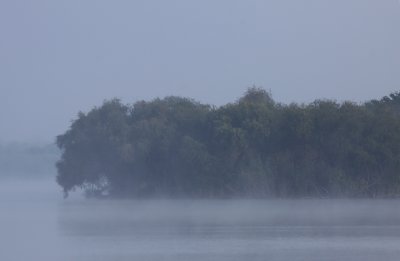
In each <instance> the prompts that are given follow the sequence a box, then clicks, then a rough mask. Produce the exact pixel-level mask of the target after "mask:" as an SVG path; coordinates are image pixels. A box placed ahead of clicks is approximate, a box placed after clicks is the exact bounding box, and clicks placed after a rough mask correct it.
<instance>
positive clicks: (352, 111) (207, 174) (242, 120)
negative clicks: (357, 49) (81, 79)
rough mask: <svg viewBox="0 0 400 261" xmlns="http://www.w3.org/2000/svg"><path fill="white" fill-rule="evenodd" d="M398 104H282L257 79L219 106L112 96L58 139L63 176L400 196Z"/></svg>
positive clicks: (135, 186)
mask: <svg viewBox="0 0 400 261" xmlns="http://www.w3.org/2000/svg"><path fill="white" fill-rule="evenodd" d="M399 112H400V94H399V93H394V94H391V95H389V96H388V97H384V98H382V99H381V100H373V101H370V102H367V103H364V104H355V103H351V102H344V103H337V102H335V101H330V100H317V101H315V102H313V103H310V104H302V105H299V104H289V105H284V104H278V103H276V102H274V100H273V99H272V97H271V95H270V94H269V93H268V92H266V91H265V90H263V89H259V88H255V87H253V88H250V89H248V90H247V92H246V93H245V94H244V96H243V97H241V98H240V99H238V100H237V101H236V102H234V103H229V104H227V105H224V106H221V107H218V108H216V107H213V106H210V105H204V104H200V103H198V102H196V101H194V100H191V99H186V98H180V97H166V98H164V99H155V100H153V101H150V102H145V101H140V102H136V103H135V104H133V105H132V106H128V105H123V104H121V103H120V101H119V100H111V101H106V102H105V103H104V104H103V105H102V106H101V107H98V108H97V107H96V108H94V109H92V110H91V111H90V112H88V113H87V114H85V113H79V115H78V118H77V119H76V120H74V121H73V123H72V125H71V127H70V129H69V130H68V131H67V132H66V133H64V134H63V135H60V136H58V137H57V145H58V146H59V148H60V149H61V151H62V157H61V159H60V161H59V162H58V163H57V168H58V176H57V181H58V183H59V184H60V185H61V186H62V187H63V188H64V191H65V193H66V194H67V193H68V192H69V191H71V190H74V189H75V188H82V189H84V190H85V191H86V193H87V195H92V196H104V195H109V196H113V197H149V196H168V197H239V196H240V197H247V196H249V197H267V196H268V197H276V196H278V197H295V196H305V197H308V196H318V197H328V196H335V197H338V196H353V197H365V196H367V197H377V196H380V197H382V196H396V195H399V192H400V189H399V188H400V175H399V173H400V114H399Z"/></svg>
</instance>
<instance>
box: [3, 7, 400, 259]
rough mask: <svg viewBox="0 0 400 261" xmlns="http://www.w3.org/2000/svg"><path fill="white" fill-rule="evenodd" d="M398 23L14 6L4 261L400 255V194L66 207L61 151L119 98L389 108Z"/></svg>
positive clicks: (378, 13)
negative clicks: (83, 117)
mask: <svg viewBox="0 0 400 261" xmlns="http://www.w3.org/2000/svg"><path fill="white" fill-rule="evenodd" d="M399 27H400V3H399V1H398V0H383V1H377V0H346V1H332V0H306V1H296V0H291V1H277V0H274V1H272V0H271V1H264V0H249V1H233V0H220V1H210V0H203V1H183V0H171V1H161V0H151V1H150V0H145V1H142V0H140V1H139V0H138V1H136V0H135V1H125V0H121V1H104V0H96V1H95V0H89V1H51V0H37V1H15V0H1V1H0V37H1V41H0V119H1V124H0V260H6V261H8V260H10V261H13V260H16V261H19V260H40V261H61V260H63V261H70V260H75V261H95V260H96V261H98V260H100V261H101V260H117V261H124V260H140V261H146V260H148V261H150V260H151V261H153V260H154V261H156V260H157V261H158V260H163V261H177V260H191V261H192V260H193V261H196V260H202V261H211V260H218V261H224V260H226V261H227V260H233V261H235V260H238V261H239V260H247V261H255V260H272V261H274V260H275V261H296V260H298V261H300V260H302V261H323V260H326V261H328V260H332V261H333V260H352V261H361V260H362V261H373V260H385V261H392V260H393V261H394V260H399V256H400V248H399V246H400V200H399V199H379V200H378V199H375V200H372V199H368V200H367V199H307V198H302V199H262V200H261V199H230V200H222V199H215V200H211V199H207V200H206V199H196V200H193V199H179V200H172V199H136V200H133V199H125V200H116V199H114V200H113V199H87V198H84V197H83V196H82V191H80V190H79V189H78V190H76V191H72V192H71V193H70V196H69V197H68V198H67V199H63V191H62V189H61V187H60V186H58V184H57V183H56V175H57V174H56V167H55V163H56V162H57V160H59V159H60V154H61V153H60V151H59V150H58V149H57V148H56V146H55V145H54V142H55V139H56V136H57V135H60V134H62V133H64V132H65V131H67V130H68V128H69V126H70V125H71V122H72V121H73V120H74V119H77V115H78V112H79V111H84V112H88V111H90V109H92V108H93V107H94V106H100V105H101V103H102V102H103V101H104V100H108V99H112V98H114V97H116V98H119V99H121V101H122V102H123V103H124V104H133V103H135V102H137V101H140V100H147V101H150V100H152V99H155V98H157V97H161V98H162V97H165V96H169V95H176V96H183V97H190V98H193V99H194V100H198V101H200V102H202V103H207V104H211V105H216V106H220V105H224V104H226V103H227V102H232V101H235V99H237V98H238V97H240V96H241V95H242V94H243V93H244V91H245V90H246V88H247V87H251V86H259V87H262V88H264V89H265V90H267V91H268V93H269V92H270V93H272V96H273V98H274V100H275V101H276V102H277V103H285V104H290V103H292V102H296V103H299V104H301V103H308V102H312V101H313V100H315V99H333V100H338V101H339V102H340V101H345V100H352V101H354V102H355V103H358V102H364V101H367V100H370V99H380V98H381V97H382V96H384V95H388V94H389V93H391V92H395V91H397V90H398V88H399V86H400V72H399V68H400V51H399V46H400V34H399ZM160 122H163V121H160ZM88 136H91V134H89V135H88ZM383 139H384V138H383ZM396 141H397V139H396ZM196 144H197V143H196ZM196 144H195V145H196ZM127 145H130V144H127ZM378 145H380V144H378ZM391 145H392V144H391ZM198 147H199V148H202V146H198ZM122 148H123V150H122V151H125V152H126V153H127V154H126V155H128V154H129V153H128V152H129V149H130V148H131V147H130V146H123V147H122ZM394 150H395V149H394ZM93 151H95V149H94V150H93ZM77 154H79V153H77ZM72 155H74V156H75V155H76V154H75V153H72ZM235 155H236V154H235ZM285 155H286V154H285ZM363 155H364V154H363ZM379 155H380V154H379ZM382 155H386V154H382ZM393 155H396V156H394V157H392V158H396V157H397V156H398V154H393ZM76 158H79V159H80V156H79V155H78V156H77V157H76ZM312 159H314V158H312ZM396 159H397V158H396ZM315 161H317V160H315ZM378 163H379V162H378ZM396 166H397V165H396ZM215 169H216V168H215ZM297 171H298V169H296V174H297ZM71 173H73V171H71ZM113 173H114V172H113ZM335 173H338V172H335ZM393 173H397V172H393ZM185 174H186V173H185ZM339 174H341V173H339ZM379 174H381V173H379ZM394 175H396V174H394ZM394 175H393V176H394ZM67 177H68V178H69V176H67ZM396 179H397V178H396ZM367 181H368V180H367ZM349 184H350V186H351V185H352V183H349ZM371 184H373V183H367V184H366V185H367V187H368V186H369V185H371ZM362 185H363V184H362ZM396 193H397V191H396ZM101 195H102V194H101ZM390 195H392V194H390ZM396 195H397V194H396Z"/></svg>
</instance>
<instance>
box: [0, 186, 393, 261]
mask: <svg viewBox="0 0 400 261" xmlns="http://www.w3.org/2000/svg"><path fill="white" fill-rule="evenodd" d="M0 260H41V261H47V260H49V261H50V260H51V261H53V260H54V261H57V260H68V261H69V260H77V261H80V260H88V261H92V260H93V261H94V260H144V261H146V260H165V261H169V260H171V261H172V260H174V261H176V260H205V261H208V260H246V261H252V260H282V261H286V260H291V261H292V260H304V261H313V260H315V261H321V260H356V261H361V260H362V261H365V260H366V261H368V260H380V261H383V260H385V261H390V260H396V261H398V260H400V201H399V200H230V201H229V200H119V201H117V200H100V201H99V200H85V199H82V198H80V197H79V196H76V195H75V197H73V198H71V199H67V200H63V199H62V194H61V193H60V191H59V189H58V188H57V186H56V185H55V184H54V182H53V181H40V182H38V181H35V182H32V181H29V182H28V181H26V182H21V181H18V182H17V181H1V182H0Z"/></svg>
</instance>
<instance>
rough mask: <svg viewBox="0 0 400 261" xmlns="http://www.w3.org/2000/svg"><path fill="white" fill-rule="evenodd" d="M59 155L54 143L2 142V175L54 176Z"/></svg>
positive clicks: (0, 164)
mask: <svg viewBox="0 0 400 261" xmlns="http://www.w3.org/2000/svg"><path fill="white" fill-rule="evenodd" d="M59 157H60V151H59V150H58V148H57V147H56V146H55V145H54V144H48V145H39V144H25V143H0V177H1V178H15V177H19V178H22V177H23V178H40V177H53V176H54V173H56V172H57V171H56V168H55V166H54V165H55V163H56V162H57V160H58V159H59Z"/></svg>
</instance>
